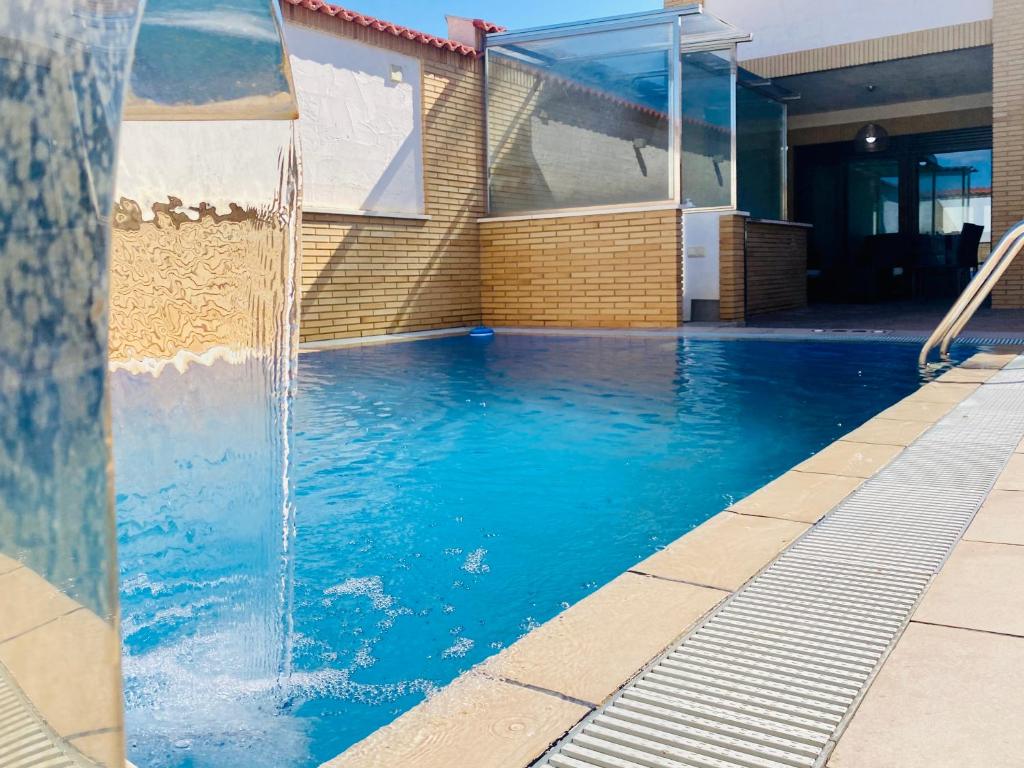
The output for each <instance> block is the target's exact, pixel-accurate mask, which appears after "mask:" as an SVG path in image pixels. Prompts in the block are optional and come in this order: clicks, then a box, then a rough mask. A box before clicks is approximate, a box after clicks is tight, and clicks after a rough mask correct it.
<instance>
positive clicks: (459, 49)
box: [282, 0, 501, 56]
mask: <svg viewBox="0 0 1024 768" xmlns="http://www.w3.org/2000/svg"><path fill="white" fill-rule="evenodd" d="M282 2H285V3H288V4H289V5H297V6H300V7H302V8H306V9H308V10H310V11H316V12H317V13H325V14H327V15H328V16H333V17H335V18H337V19H341V20H343V21H348V22H351V23H353V24H359V25H361V26H363V27H369V28H370V29H375V30H377V31H378V32H383V33H385V34H388V35H394V36H395V37H400V38H402V39H404V40H412V41H414V42H417V43H423V44H424V45H429V46H432V47H434V48H441V49H444V50H447V51H452V52H454V53H459V54H462V55H463V56H476V55H477V50H476V49H475V48H473V47H472V46H469V45H464V44H462V43H457V42H456V41H454V40H449V39H447V38H445V37H438V36H437V35H430V34H427V33H426V32H418V31H416V30H415V29H410V28H409V27H403V26H401V25H400V24H392V23H391V22H390V21H384V20H383V19H377V18H374V17H373V16H367V15H365V14H362V13H357V12H356V11H350V10H348V9H347V8H342V7H341V6H339V5H332V4H331V3H325V2H323V0H282ZM473 24H474V26H476V24H477V21H476V20H474V22H473ZM480 24H482V25H486V27H488V28H492V27H493V30H492V31H499V30H500V29H501V28H500V27H498V26H496V25H494V24H490V23H489V22H486V21H480ZM478 28H479V29H484V27H478ZM484 31H487V30H486V29H485V30H484Z"/></svg>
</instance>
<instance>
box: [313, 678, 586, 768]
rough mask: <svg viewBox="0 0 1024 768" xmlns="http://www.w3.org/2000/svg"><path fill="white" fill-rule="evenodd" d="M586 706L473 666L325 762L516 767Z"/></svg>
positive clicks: (368, 766) (365, 767)
mask: <svg viewBox="0 0 1024 768" xmlns="http://www.w3.org/2000/svg"><path fill="white" fill-rule="evenodd" d="M587 711H588V710H587V709H586V708H585V707H582V706H580V705H579V704H574V703H572V702H569V701H565V700H564V699H559V698H558V697H556V696H552V695H550V694H546V693H541V692H539V691H531V690H529V689H527V688H523V687H521V686H517V685H511V684H509V683H505V682H501V681H499V680H494V679H491V678H488V677H485V676H483V675H480V674H476V673H470V674H467V675H463V676H462V677H460V678H459V679H457V680H456V681H455V682H453V683H452V684H451V685H449V686H448V687H446V688H444V689H443V690H442V691H441V692H440V693H438V694H437V695H435V696H432V697H431V698H429V699H427V700H426V701H424V702H423V703H422V704H420V705H419V706H417V707H415V708H414V709H411V710H410V711H408V712H406V713H405V714H404V715H402V716H401V717H400V718H398V719H397V720H395V721H394V722H393V723H391V724H390V725H386V726H384V727H383V728H381V729H380V730H378V731H376V732H374V733H373V734H371V735H370V736H368V737H367V738H366V739H364V740H363V741H361V742H359V743H358V744H355V745H354V746H352V747H351V748H349V749H348V750H346V751H345V752H343V753H342V754H341V755H339V756H338V757H336V758H334V759H333V760H330V761H328V762H327V763H324V768H328V767H329V768H398V767H399V766H409V768H413V766H415V767H416V768H453V766H472V767H473V768H519V766H526V765H529V763H530V762H532V761H533V760H534V759H535V758H536V757H538V756H539V755H541V754H542V753H543V752H544V750H545V749H547V747H548V746H549V745H550V744H551V743H552V742H553V741H555V740H557V739H558V738H559V737H560V736H561V735H562V734H564V733H565V732H566V731H567V730H569V729H570V728H571V727H572V726H573V725H575V724H576V722H578V721H579V720H580V719H581V718H582V717H583V716H584V715H585V714H586V713H587Z"/></svg>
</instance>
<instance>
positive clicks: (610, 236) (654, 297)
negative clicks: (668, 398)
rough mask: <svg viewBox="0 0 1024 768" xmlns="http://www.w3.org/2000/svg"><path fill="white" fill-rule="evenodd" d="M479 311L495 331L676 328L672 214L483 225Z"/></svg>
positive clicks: (676, 249) (677, 265)
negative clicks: (502, 328)
mask: <svg viewBox="0 0 1024 768" xmlns="http://www.w3.org/2000/svg"><path fill="white" fill-rule="evenodd" d="M480 256H481V283H482V308H483V319H484V322H485V323H488V324H490V325H497V326H503V325H507V326H554V327H566V328H665V327H673V326H677V325H679V324H680V321H681V315H680V282H681V268H682V260H681V258H680V222H679V212H678V211H675V210H668V211H646V212H635V213H633V212H630V213H613V214H601V215H593V216H569V217H562V218H548V219H533V220H528V221H499V222H484V223H483V224H481V226H480Z"/></svg>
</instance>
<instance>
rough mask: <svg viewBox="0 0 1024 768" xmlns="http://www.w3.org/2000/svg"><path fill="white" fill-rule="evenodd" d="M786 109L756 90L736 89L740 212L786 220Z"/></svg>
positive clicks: (756, 216) (737, 170) (758, 216)
mask: <svg viewBox="0 0 1024 768" xmlns="http://www.w3.org/2000/svg"><path fill="white" fill-rule="evenodd" d="M785 167H786V106H785V104H782V103H780V102H778V101H775V100H774V99H770V98H768V97H766V96H762V95H761V94H760V93H758V92H757V91H756V90H754V89H753V88H746V87H740V88H737V89H736V172H737V175H738V176H739V179H740V184H739V188H738V190H737V196H738V198H739V199H738V205H739V209H740V210H741V211H746V212H747V213H749V214H750V215H751V216H754V217H755V218H760V219H774V220H782V219H783V218H785V206H784V203H783V200H784V196H785Z"/></svg>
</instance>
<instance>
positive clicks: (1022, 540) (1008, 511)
mask: <svg viewBox="0 0 1024 768" xmlns="http://www.w3.org/2000/svg"><path fill="white" fill-rule="evenodd" d="M964 538H965V539H969V540H972V541H991V542H998V543H1001V544H1020V545H1022V546H1024V491H992V493H990V494H989V497H988V498H987V499H986V500H985V503H984V504H982V506H981V509H980V510H978V514H977V516H976V517H975V518H974V522H972V523H971V527H970V528H968V529H967V533H966V534H964Z"/></svg>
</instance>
